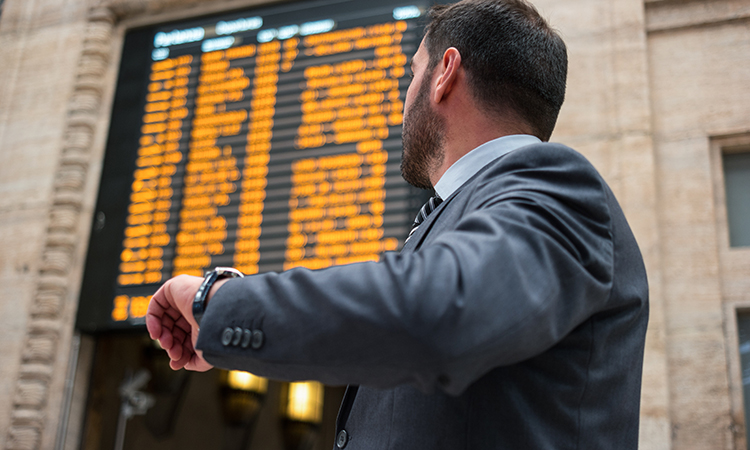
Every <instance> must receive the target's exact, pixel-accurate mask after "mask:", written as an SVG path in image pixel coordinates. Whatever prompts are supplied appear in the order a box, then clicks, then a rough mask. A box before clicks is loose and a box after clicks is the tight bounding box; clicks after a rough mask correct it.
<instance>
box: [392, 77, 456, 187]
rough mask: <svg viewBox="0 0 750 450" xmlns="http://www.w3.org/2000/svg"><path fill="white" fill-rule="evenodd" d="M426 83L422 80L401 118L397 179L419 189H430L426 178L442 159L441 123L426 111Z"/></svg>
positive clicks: (428, 108) (427, 89) (433, 112)
mask: <svg viewBox="0 0 750 450" xmlns="http://www.w3.org/2000/svg"><path fill="white" fill-rule="evenodd" d="M429 89H430V83H429V82H428V81H427V79H426V78H425V80H423V84H422V86H420V88H419V92H418V93H417V97H416V98H415V99H414V103H413V104H412V105H411V107H410V108H409V111H408V116H405V118H404V119H405V120H404V126H403V132H402V137H401V140H402V147H403V148H402V151H401V176H402V177H403V178H404V180H406V182H407V183H409V184H411V185H412V186H415V187H418V188H421V189H430V188H432V187H433V186H432V181H431V180H430V174H431V173H433V172H434V171H435V170H437V168H438V167H440V165H441V164H442V163H443V160H444V158H445V150H444V148H443V146H444V143H445V136H444V134H443V130H444V129H445V127H444V125H445V121H444V120H443V118H442V117H440V116H439V115H438V114H437V113H436V112H435V110H434V109H432V108H431V107H430V104H429V101H428V96H429Z"/></svg>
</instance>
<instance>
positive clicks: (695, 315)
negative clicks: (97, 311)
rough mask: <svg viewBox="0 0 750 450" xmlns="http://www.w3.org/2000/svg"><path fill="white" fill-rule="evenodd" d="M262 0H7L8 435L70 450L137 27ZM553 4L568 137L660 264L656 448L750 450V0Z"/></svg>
mask: <svg viewBox="0 0 750 450" xmlns="http://www.w3.org/2000/svg"><path fill="white" fill-rule="evenodd" d="M253 3H256V4H257V3H260V1H259V0H258V1H251V0H246V1H243V2H237V1H232V2H228V1H213V2H209V1H200V0H88V1H87V2H86V1H81V0H6V1H5V3H4V9H3V12H2V16H0V61H2V64H0V158H2V159H1V161H2V163H1V164H0V283H1V285H2V288H0V329H1V330H2V332H1V333H0V348H1V349H2V352H0V405H2V406H0V448H7V449H36V448H44V449H52V448H54V447H55V441H56V438H57V435H58V428H59V424H60V418H61V417H63V416H62V414H61V410H62V407H63V399H64V398H65V395H64V394H65V392H66V390H65V383H66V373H67V371H68V360H69V356H70V354H71V351H70V349H71V343H72V342H77V341H74V340H73V339H72V335H73V317H74V314H75V309H76V303H77V296H78V291H79V285H80V278H81V271H82V265H83V257H84V254H85V246H86V242H87V241H88V232H89V224H90V222H91V215H92V210H93V204H94V202H95V200H96V199H95V197H96V190H97V186H98V179H99V170H100V166H101V162H102V156H103V149H104V140H105V138H106V132H107V126H108V117H109V108H110V103H111V97H112V91H113V89H114V80H115V77H116V69H117V64H118V62H119V61H118V55H119V46H120V44H121V38H122V35H123V33H124V30H125V29H126V27H127V26H129V25H133V24H136V23H149V22H150V21H155V20H164V19H167V18H175V17H186V16H190V15H196V14H202V13H205V12H209V11H215V10H217V9H222V8H226V9H228V8H230V7H237V6H246V5H250V4H253ZM535 4H536V5H537V6H538V7H539V9H540V10H541V11H542V12H543V14H544V15H545V16H546V17H548V18H549V19H550V21H551V22H552V23H553V24H554V25H555V26H556V27H557V28H558V29H559V30H560V31H561V33H562V35H563V37H564V39H565V40H566V42H567V44H568V48H569V56H570V76H569V83H568V95H567V100H566V104H565V106H564V107H563V111H562V114H561V117H560V123H559V125H558V129H557V131H556V133H555V135H554V136H553V140H556V141H560V142H564V143H567V144H569V145H571V146H573V147H575V148H577V149H578V150H579V151H581V152H582V153H584V154H585V155H586V156H588V157H589V158H590V159H591V161H592V162H593V163H594V164H595V165H596V166H597V167H598V168H599V169H600V170H601V172H602V173H603V175H604V176H605V178H606V179H607V180H608V182H609V183H610V184H611V185H612V187H613V189H614V191H615V193H616V194H617V196H618V198H619V200H620V202H621V203H622V205H623V209H624V210H625V212H626V214H627V216H628V218H629V220H630V222H631V225H632V227H633V229H634V231H635V234H636V237H637V238H638V241H639V243H640V245H641V248H642V251H643V253H644V256H645V259H646V265H647V269H648V272H649V280H650V286H651V320H650V324H649V333H648V339H647V352H646V362H645V369H644V385H643V395H642V414H641V418H642V423H641V448H642V449H667V448H674V449H692V448H711V449H729V448H738V449H739V448H745V437H744V436H745V431H744V414H743V411H742V405H741V393H742V391H741V382H740V381H739V369H738V356H737V348H736V347H737V346H736V326H735V325H734V323H735V322H734V317H735V314H736V312H735V311H736V309H737V308H746V307H750V250H737V249H730V248H729V247H728V244H727V239H726V212H725V211H723V209H722V208H723V203H722V202H723V196H722V195H723V193H722V192H723V191H722V189H723V188H722V186H723V185H722V180H721V168H720V161H721V160H720V152H721V148H722V145H725V144H726V143H728V142H729V143H736V142H740V143H742V142H750V141H748V139H747V136H750V98H749V97H750V91H748V89H747V86H748V85H750V58H748V57H747V55H748V54H750V33H748V24H749V23H750V21H749V20H748V18H749V17H750V5H748V3H747V2H746V1H744V0H712V1H708V0H703V1H699V0H647V1H646V2H645V4H644V2H643V1H642V0H565V1H561V0H537V1H536V2H535ZM743 139H744V140H743ZM727 145H728V144H727ZM732 145H734V144H732ZM86 355H87V356H82V357H84V359H85V358H90V352H88V353H86ZM79 381H80V380H79ZM76 401H77V402H78V403H80V402H81V401H82V400H81V399H80V398H78V400H76ZM78 403H76V404H74V405H73V407H74V410H76V411H80V409H81V408H80V406H81V405H80V404H78ZM78 423H79V422H77V421H72V422H71V425H70V426H71V427H73V428H75V427H76V426H79V425H78ZM72 434H73V435H75V430H72Z"/></svg>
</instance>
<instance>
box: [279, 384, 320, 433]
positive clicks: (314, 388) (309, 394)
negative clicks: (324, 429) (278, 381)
mask: <svg viewBox="0 0 750 450" xmlns="http://www.w3.org/2000/svg"><path fill="white" fill-rule="evenodd" d="M286 417H287V418H289V419H291V420H298V421H300V422H309V423H320V422H322V421H323V385H322V384H320V383H318V382H317V381H303V382H298V383H290V384H289V398H288V401H287V404H286Z"/></svg>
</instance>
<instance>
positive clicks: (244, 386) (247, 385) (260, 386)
mask: <svg viewBox="0 0 750 450" xmlns="http://www.w3.org/2000/svg"><path fill="white" fill-rule="evenodd" d="M227 385H229V387H230V388H232V389H239V390H241V391H249V392H257V393H258V394H265V393H266V390H268V380H267V379H265V378H263V377H259V376H255V375H253V374H251V373H250V372H242V371H239V370H230V371H229V375H228V377H227Z"/></svg>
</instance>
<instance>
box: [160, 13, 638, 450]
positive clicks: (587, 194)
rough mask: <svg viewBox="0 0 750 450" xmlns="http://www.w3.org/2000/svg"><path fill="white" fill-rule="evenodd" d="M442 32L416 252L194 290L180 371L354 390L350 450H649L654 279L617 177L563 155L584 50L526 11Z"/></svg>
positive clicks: (425, 105)
mask: <svg viewBox="0 0 750 450" xmlns="http://www.w3.org/2000/svg"><path fill="white" fill-rule="evenodd" d="M429 17H430V22H429V23H428V25H427V27H426V31H425V37H424V39H423V41H422V43H421V45H420V46H419V49H418V50H417V52H416V54H415V55H414V57H413V59H412V61H411V66H412V72H413V75H414V77H413V80H412V83H411V85H410V86H409V89H408V91H407V96H406V101H405V113H404V130H403V163H402V173H403V176H404V178H405V179H406V180H407V181H408V182H409V183H411V184H413V185H415V186H418V187H422V188H434V190H435V192H436V196H435V197H434V198H433V199H431V200H430V202H428V204H427V205H426V206H425V207H424V208H423V210H422V211H421V212H420V214H419V215H418V217H417V220H416V221H415V222H416V225H417V226H416V227H415V228H414V229H413V230H412V233H410V235H409V238H408V240H407V241H406V243H405V245H404V247H403V249H402V250H401V252H400V253H386V254H385V255H383V256H382V258H381V260H380V261H379V262H368V263H358V264H351V265H346V266H338V267H332V268H328V269H324V270H319V271H311V270H307V269H301V268H300V269H292V270H289V271H286V272H283V273H265V274H260V275H253V276H247V277H244V278H234V279H220V280H218V281H216V279H217V278H220V275H224V274H225V273H224V272H221V273H216V272H214V273H212V274H210V275H209V276H208V277H207V278H206V280H205V281H204V280H202V279H200V278H195V277H188V276H180V277H176V278H173V279H172V280H169V281H168V282H167V283H165V284H164V286H162V287H161V288H160V290H159V291H158V292H157V293H156V294H155V295H154V297H153V300H152V302H151V304H150V306H149V311H148V315H147V317H146V321H147V326H148V329H149V333H150V335H151V337H152V338H153V339H159V341H160V342H161V345H162V346H163V347H164V348H165V349H166V350H167V353H168V354H169V357H170V358H171V365H172V367H173V368H174V369H179V368H183V367H184V368H187V369H190V370H207V369H209V368H210V367H212V366H213V365H216V366H220V367H224V368H228V369H239V370H246V371H249V372H252V373H254V374H257V375H261V376H265V377H270V378H274V379H283V380H309V379H313V380H320V381H322V382H324V383H327V384H348V385H349V388H348V389H347V392H346V394H345V397H344V400H343V403H342V406H341V410H340V412H339V418H338V421H337V428H338V429H337V440H336V447H337V448H347V449H352V450H355V449H399V450H403V449H409V450H415V449H429V450H434V449H473V450H474V449H593V448H602V449H613V448H617V449H634V448H637V445H638V418H639V401H640V386H641V371H642V362H643V348H644V339H645V333H646V325H647V320H648V319H647V317H648V290H647V281H646V273H645V269H644V266H643V261H642V257H641V254H640V252H639V250H638V246H637V244H636V241H635V239H634V237H633V235H632V233H631V231H630V228H629V226H628V224H627V222H626V220H625V217H624V215H623V213H622V211H621V209H620V207H619V206H618V204H617V202H616V200H615V197H614V195H613V194H612V192H611V190H610V189H609V187H608V186H607V184H606V183H605V182H604V180H603V179H602V177H601V176H600V175H599V174H598V173H597V171H596V170H595V169H594V168H593V167H592V166H591V164H590V163H589V162H587V161H586V159H585V158H584V157H583V156H581V155H580V154H578V153H577V152H575V151H574V150H572V149H570V148H568V147H565V146H563V145H560V144H552V143H549V142H548V140H549V138H550V135H551V134H552V130H553V128H554V125H555V122H556V120H557V116H558V112H559V110H560V107H561V105H562V101H563V97H564V92H565V79H566V72H567V56H566V49H565V45H564V43H563V41H562V40H561V39H560V37H559V36H558V35H557V33H555V32H554V31H553V30H552V29H551V28H550V27H549V25H548V24H547V23H546V22H545V21H544V20H543V19H542V18H541V17H540V16H539V14H538V13H537V11H536V10H535V9H534V7H533V6H531V5H530V4H528V3H527V2H525V1H524V0H464V1H461V2H458V3H455V4H451V5H447V6H436V7H433V8H432V9H431V11H430V13H429ZM196 292H197V294H196ZM199 327H200V328H199Z"/></svg>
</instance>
